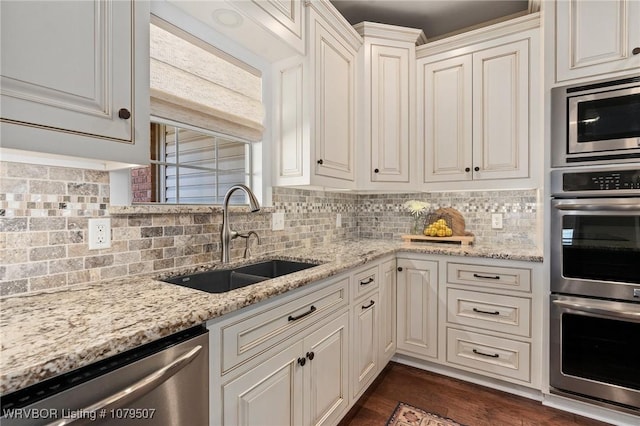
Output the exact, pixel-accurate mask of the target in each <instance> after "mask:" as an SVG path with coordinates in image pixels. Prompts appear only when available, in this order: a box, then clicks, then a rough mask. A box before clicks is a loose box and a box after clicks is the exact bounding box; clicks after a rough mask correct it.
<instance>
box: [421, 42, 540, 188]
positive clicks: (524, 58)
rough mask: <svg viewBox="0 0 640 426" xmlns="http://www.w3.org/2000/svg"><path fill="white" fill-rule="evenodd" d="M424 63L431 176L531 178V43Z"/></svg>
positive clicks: (438, 179)
mask: <svg viewBox="0 0 640 426" xmlns="http://www.w3.org/2000/svg"><path fill="white" fill-rule="evenodd" d="M419 62H420V65H419V69H420V74H421V76H422V77H423V79H422V81H423V82H424V86H423V87H419V88H418V90H419V92H421V93H423V94H424V101H423V106H424V108H423V121H422V122H423V123H424V125H423V129H422V131H421V132H420V134H421V136H422V142H423V143H424V182H425V183H431V182H446V181H460V180H478V179H505V178H522V177H527V176H528V175H529V164H528V158H529V44H528V41H527V40H520V41H517V42H514V43H508V44H504V45H501V46H497V47H493V48H489V49H483V50H480V51H478V52H474V53H472V54H469V55H464V56H461V57H454V58H450V59H444V60H442V61H436V62H432V63H430V62H428V59H426V60H422V61H419ZM421 127H422V126H421Z"/></svg>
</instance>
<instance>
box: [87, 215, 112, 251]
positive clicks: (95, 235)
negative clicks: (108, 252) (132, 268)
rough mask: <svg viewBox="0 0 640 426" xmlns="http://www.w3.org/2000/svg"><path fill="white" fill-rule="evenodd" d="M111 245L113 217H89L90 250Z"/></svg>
mask: <svg viewBox="0 0 640 426" xmlns="http://www.w3.org/2000/svg"><path fill="white" fill-rule="evenodd" d="M109 247H111V219H109V218H108V217H107V218H100V219H89V250H100V249H106V248H109Z"/></svg>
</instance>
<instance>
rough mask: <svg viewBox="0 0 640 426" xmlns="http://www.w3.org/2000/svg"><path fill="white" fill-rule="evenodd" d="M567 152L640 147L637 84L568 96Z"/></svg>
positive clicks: (604, 150) (638, 88)
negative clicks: (626, 87)
mask: <svg viewBox="0 0 640 426" xmlns="http://www.w3.org/2000/svg"><path fill="white" fill-rule="evenodd" d="M568 116H569V123H568V124H569V129H568V131H569V144H568V145H569V146H568V148H569V149H568V151H569V154H582V153H592V154H593V153H606V152H608V151H624V150H629V149H638V147H640V87H633V88H628V89H620V90H613V91H606V92H600V93H592V94H584V95H581V96H574V97H570V98H569V99H568Z"/></svg>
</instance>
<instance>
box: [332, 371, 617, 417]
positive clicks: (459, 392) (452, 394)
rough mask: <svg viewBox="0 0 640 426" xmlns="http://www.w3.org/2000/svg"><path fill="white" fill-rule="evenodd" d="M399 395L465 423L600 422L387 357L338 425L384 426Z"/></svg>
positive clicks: (402, 399) (416, 404)
mask: <svg viewBox="0 0 640 426" xmlns="http://www.w3.org/2000/svg"><path fill="white" fill-rule="evenodd" d="M399 401H402V402H405V403H407V404H411V405H413V406H415V407H418V408H422V409H423V410H425V411H429V412H431V413H434V414H437V415H440V416H443V417H449V418H451V419H453V420H455V421H457V422H459V423H462V424H464V425H467V426H502V425H504V426H513V425H519V426H533V425H545V426H547V425H548V426H551V425H554V426H578V425H580V426H602V425H606V424H607V423H602V422H599V421H596V420H592V419H588V418H585V417H580V416H577V415H574V414H571V413H567V412H564V411H559V410H555V409H553V408H550V407H545V406H543V405H542V404H540V403H539V402H537V401H533V400H530V399H527V398H523V397H519V396H515V395H511V394H508V393H505V392H501V391H497V390H494V389H490V388H485V387H483V386H479V385H475V384H473V383H467V382H464V381H461V380H457V379H452V378H449V377H446V376H441V375H439V374H435V373H431V372H428V371H423V370H419V369H416V368H413V367H409V366H406V365H402V364H398V363H394V362H392V363H390V364H389V365H388V366H387V367H386V368H385V370H384V371H383V372H382V373H380V376H379V377H378V378H377V379H376V381H375V382H374V383H373V385H371V387H370V388H369V389H368V390H367V392H366V393H365V394H364V395H363V396H362V397H361V398H360V400H359V401H358V402H357V403H356V405H355V406H354V407H353V408H352V409H351V411H350V412H349V413H348V414H347V416H346V417H345V418H344V419H343V420H342V422H340V425H339V426H363V425H367V426H375V425H381V426H384V425H385V424H386V422H387V420H388V419H389V417H390V416H391V414H392V413H393V410H394V409H395V408H396V405H397V404H398V402H399Z"/></svg>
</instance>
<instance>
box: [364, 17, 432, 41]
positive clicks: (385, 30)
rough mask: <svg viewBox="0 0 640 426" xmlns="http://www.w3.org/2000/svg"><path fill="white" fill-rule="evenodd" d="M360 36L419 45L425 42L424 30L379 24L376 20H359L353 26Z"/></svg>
mask: <svg viewBox="0 0 640 426" xmlns="http://www.w3.org/2000/svg"><path fill="white" fill-rule="evenodd" d="M353 28H355V30H356V31H357V32H358V33H359V34H360V35H361V36H362V37H378V38H384V39H386V40H395V41H402V42H408V43H415V44H416V45H418V46H420V45H422V44H425V43H426V42H427V37H426V36H425V35H424V32H423V31H422V30H420V29H416V28H407V27H399V26H397V25H388V24H379V23H377V22H367V21H365V22H360V23H359V24H355V25H354V26H353Z"/></svg>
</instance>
